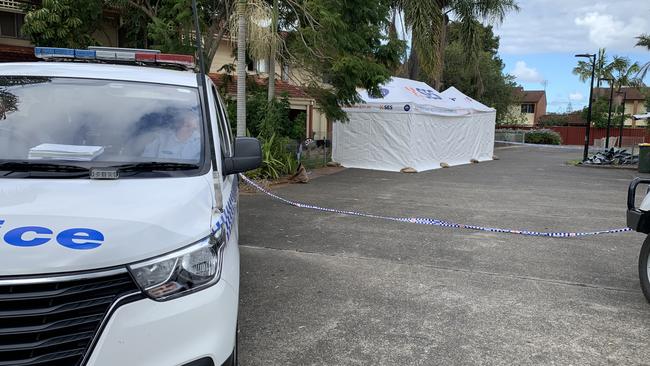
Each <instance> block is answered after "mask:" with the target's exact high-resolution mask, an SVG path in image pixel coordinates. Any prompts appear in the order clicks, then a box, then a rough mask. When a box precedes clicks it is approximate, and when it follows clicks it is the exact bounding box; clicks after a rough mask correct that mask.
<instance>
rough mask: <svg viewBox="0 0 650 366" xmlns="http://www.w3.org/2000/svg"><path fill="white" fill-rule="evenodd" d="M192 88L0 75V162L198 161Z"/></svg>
mask: <svg viewBox="0 0 650 366" xmlns="http://www.w3.org/2000/svg"><path fill="white" fill-rule="evenodd" d="M198 100H199V99H198V92H197V89H196V88H190V87H183V86H170V85H160V84H148V83H140V82H127V81H114V80H95V79H75V78H57V77H31V76H19V77H14V76H9V77H7V76H0V163H6V162H8V161H21V162H25V161H27V162H30V163H31V162H36V163H43V164H46V163H72V162H74V163H75V165H82V166H87V165H97V166H111V165H121V164H131V163H145V162H146V163H151V162H160V163H188V164H195V165H200V163H201V162H203V159H202V157H203V149H204V147H203V146H204V143H203V140H204V139H203V128H202V127H203V123H202V120H201V114H200V110H199V104H198Z"/></svg>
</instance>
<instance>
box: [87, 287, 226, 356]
mask: <svg viewBox="0 0 650 366" xmlns="http://www.w3.org/2000/svg"><path fill="white" fill-rule="evenodd" d="M237 306H238V291H236V290H235V289H234V288H233V287H232V286H231V285H230V284H229V283H228V282H227V281H225V280H224V279H223V278H222V279H221V280H220V281H219V282H218V283H217V284H215V285H214V286H212V287H210V288H207V289H205V290H202V291H198V292H196V293H193V294H190V295H187V296H183V297H180V298H177V299H174V300H170V301H166V302H156V301H153V300H151V299H148V298H147V299H142V300H138V301H135V302H131V303H128V304H125V305H122V306H120V307H118V308H117V309H116V310H115V312H114V313H113V314H112V315H111V317H110V319H109V321H108V322H107V324H106V326H105V328H104V329H103V331H102V332H101V335H100V337H99V340H98V341H97V344H96V345H95V348H94V349H93V351H92V353H91V357H90V359H89V361H88V363H87V365H88V366H116V365H138V366H183V365H188V364H189V365H193V364H194V363H193V361H196V363H197V364H199V365H203V364H206V365H210V363H209V362H208V361H209V360H211V361H212V363H213V364H214V365H221V364H222V363H223V362H225V361H226V360H227V359H228V357H229V356H230V355H231V354H232V352H233V349H234V347H235V337H236V331H237Z"/></svg>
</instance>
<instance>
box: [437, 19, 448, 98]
mask: <svg viewBox="0 0 650 366" xmlns="http://www.w3.org/2000/svg"><path fill="white" fill-rule="evenodd" d="M448 25H449V18H448V17H447V15H446V14H443V16H442V25H441V26H440V45H439V46H438V50H437V53H438V66H437V67H436V73H435V75H434V76H433V88H434V89H435V90H437V91H440V90H441V89H442V87H443V85H442V75H443V72H444V69H445V50H446V48H447V26H448Z"/></svg>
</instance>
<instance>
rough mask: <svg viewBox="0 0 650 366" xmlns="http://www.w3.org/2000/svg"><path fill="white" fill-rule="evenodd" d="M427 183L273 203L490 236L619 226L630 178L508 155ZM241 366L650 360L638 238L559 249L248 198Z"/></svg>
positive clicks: (556, 159)
mask: <svg viewBox="0 0 650 366" xmlns="http://www.w3.org/2000/svg"><path fill="white" fill-rule="evenodd" d="M495 153H496V154H497V155H499V157H500V158H501V159H500V160H498V161H492V162H485V163H480V164H473V165H466V166H460V167H453V168H450V169H439V170H436V171H431V172H425V173H419V174H400V173H387V172H376V171H367V170H354V169H350V170H345V171H343V172H340V173H337V174H334V175H329V176H325V177H320V178H318V179H315V180H313V181H312V182H310V183H309V184H306V185H290V186H286V187H282V188H278V189H277V190H276V193H278V194H280V195H282V196H286V197H288V198H291V199H295V200H302V201H306V202H311V203H314V204H318V205H323V206H327V207H335V208H342V209H349V210H360V211H366V212H372V213H378V214H385V215H395V216H425V217H436V218H441V219H446V220H449V221H455V222H461V223H471V224H476V225H482V226H500V227H511V228H518V229H529V230H540V231H542V230H543V231H589V230H596V229H603V228H611V227H623V226H625V199H626V190H627V185H628V183H629V181H630V180H631V179H632V178H633V177H635V176H637V175H638V174H637V173H636V172H634V171H630V170H613V169H608V170H605V169H589V168H580V167H573V166H568V165H566V164H565V161H567V160H569V159H575V158H578V157H579V156H580V155H581V154H580V152H578V151H571V150H562V149H549V148H538V147H520V146H518V147H508V148H505V149H498V150H496V151H495ZM240 236H241V237H240V244H241V246H242V248H241V258H242V269H241V270H242V273H241V278H242V283H241V290H240V291H241V304H240V306H241V307H240V321H239V323H240V328H241V339H240V347H241V353H242V354H241V363H242V365H395V364H403V365H434V364H441V365H449V364H455V365H460V364H531V365H539V364H560V365H569V364H573V365H579V364H590V365H596V364H626V365H629V364H649V363H650V347H649V346H648V345H649V344H650V304H648V303H646V301H645V299H644V298H643V295H642V294H641V291H640V289H639V284H638V275H637V261H638V252H639V249H640V246H641V243H642V241H643V240H644V236H642V235H640V234H638V233H624V234H617V235H603V236H597V237H586V238H573V239H552V238H535V237H523V236H517V235H508V234H496V233H486V232H475V231H467V230H457V229H449V228H439V227H430V226H421V225H413V224H403V223H397V222H386V221H377V220H373V219H367V218H359V217H347V216H343V215H338V214H330V213H322V212H316V211H310V210H305V209H298V208H293V207H289V206H285V205H282V204H280V203H278V202H276V201H273V200H271V199H269V198H268V197H265V196H262V195H259V194H256V195H243V196H242V197H241V210H240Z"/></svg>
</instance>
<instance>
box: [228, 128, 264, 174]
mask: <svg viewBox="0 0 650 366" xmlns="http://www.w3.org/2000/svg"><path fill="white" fill-rule="evenodd" d="M260 164H262V147H261V146H260V142H259V140H257V139H256V138H253V137H237V138H235V153H234V155H233V156H232V157H228V158H224V159H223V175H230V174H237V173H243V172H247V171H249V170H253V169H257V168H258V167H259V166H260Z"/></svg>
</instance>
